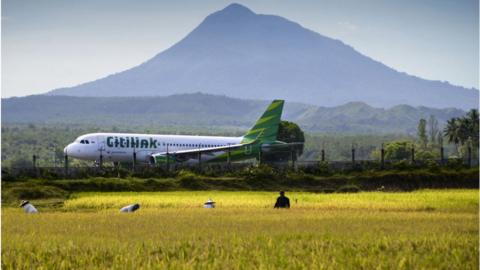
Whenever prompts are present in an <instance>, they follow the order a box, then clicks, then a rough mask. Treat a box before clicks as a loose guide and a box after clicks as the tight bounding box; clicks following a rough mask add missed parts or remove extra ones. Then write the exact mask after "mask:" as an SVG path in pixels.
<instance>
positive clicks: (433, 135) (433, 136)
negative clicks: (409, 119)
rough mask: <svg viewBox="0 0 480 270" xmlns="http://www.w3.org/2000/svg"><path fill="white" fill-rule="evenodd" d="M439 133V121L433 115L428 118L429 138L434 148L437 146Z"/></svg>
mask: <svg viewBox="0 0 480 270" xmlns="http://www.w3.org/2000/svg"><path fill="white" fill-rule="evenodd" d="M438 133H439V128H438V121H437V119H436V118H435V116H434V115H433V114H432V115H430V117H429V118H428V137H429V142H430V146H431V147H432V148H433V147H435V146H436V145H437V140H438Z"/></svg>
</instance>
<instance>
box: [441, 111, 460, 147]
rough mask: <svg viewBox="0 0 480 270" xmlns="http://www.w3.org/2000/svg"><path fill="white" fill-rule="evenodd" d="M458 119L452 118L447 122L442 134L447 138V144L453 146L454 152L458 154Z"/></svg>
mask: <svg viewBox="0 0 480 270" xmlns="http://www.w3.org/2000/svg"><path fill="white" fill-rule="evenodd" d="M459 120H460V119H459V118H452V119H450V120H448V121H447V125H446V126H445V128H444V130H443V133H444V134H445V136H446V137H447V138H448V142H449V143H452V142H453V143H454V144H455V152H456V153H457V154H458V144H459V143H460V137H459V133H460V125H459Z"/></svg>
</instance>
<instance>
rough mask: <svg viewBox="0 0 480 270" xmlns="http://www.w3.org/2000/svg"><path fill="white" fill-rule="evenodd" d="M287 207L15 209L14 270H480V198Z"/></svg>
mask: <svg viewBox="0 0 480 270" xmlns="http://www.w3.org/2000/svg"><path fill="white" fill-rule="evenodd" d="M276 196H277V194H276V193H272V192H220V191H199V192H190V191H185V192H155V193H148V192H145V193H130V192H125V193H78V194H74V195H73V196H71V198H70V199H68V200H67V201H65V202H64V205H63V207H62V208H60V209H48V208H39V210H40V211H41V213H40V214H37V215H26V214H24V213H22V211H21V209H17V208H3V209H2V269H105V268H110V269H478V267H479V260H478V258H479V250H478V243H479V237H478V225H479V223H478V221H479V214H478V210H479V208H478V202H479V199H478V190H422V191H416V192H408V193H387V192H369V193H366V192H365V193H355V194H314V193H302V192H287V196H288V197H289V198H290V200H291V204H292V209H289V210H275V209H272V206H273V203H274V201H275V198H276ZM208 198H212V199H213V200H215V201H216V202H217V208H215V209H203V208H202V203H203V202H204V201H206V200H207V199H208ZM134 202H138V203H140V205H141V208H140V210H139V211H138V212H135V213H131V214H125V213H123V214H122V213H119V212H118V209H119V208H120V207H121V206H124V205H126V204H130V203H134ZM33 203H35V202H33Z"/></svg>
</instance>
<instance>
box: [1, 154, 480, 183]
mask: <svg viewBox="0 0 480 270" xmlns="http://www.w3.org/2000/svg"><path fill="white" fill-rule="evenodd" d="M259 164H261V162H258V161H256V162H239V163H211V164H210V163H201V164H188V163H176V164H169V165H167V164H162V165H147V164H145V165H139V164H137V166H133V164H121V165H120V164H117V165H115V166H91V167H87V166H82V167H69V166H68V163H66V166H64V167H2V179H3V180H5V181H8V180H9V179H17V178H49V179H62V178H63V179H66V178H88V177H125V176H127V175H130V176H135V177H143V178H144V177H168V176H173V175H175V174H176V173H177V172H179V171H180V170H185V169H186V170H190V171H194V172H196V173H202V174H211V175H225V174H227V173H234V172H239V171H241V170H244V169H246V168H248V167H252V166H258V165H259ZM265 164H267V165H269V166H271V167H274V168H276V169H277V170H301V171H304V172H306V173H316V172H326V171H328V172H348V171H355V170H357V171H362V170H389V169H407V168H422V167H426V166H429V167H432V166H439V167H440V166H450V167H473V166H477V167H478V164H479V163H478V159H475V160H474V159H470V160H468V159H467V160H466V159H440V160H427V161H423V160H415V159H411V160H401V161H386V160H355V159H352V160H351V161H328V162H327V161H321V160H320V161H319V160H310V161H305V160H304V161H295V160H293V161H292V160H290V161H287V162H268V163H267V162H265Z"/></svg>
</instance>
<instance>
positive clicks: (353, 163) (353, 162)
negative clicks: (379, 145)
mask: <svg viewBox="0 0 480 270" xmlns="http://www.w3.org/2000/svg"><path fill="white" fill-rule="evenodd" d="M352 165H355V146H354V144H352Z"/></svg>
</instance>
